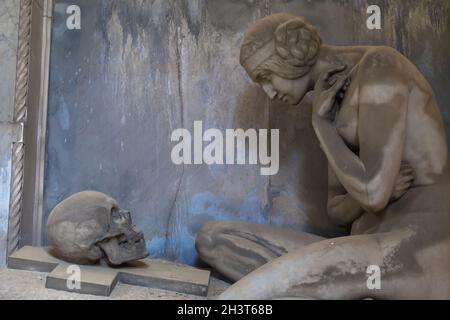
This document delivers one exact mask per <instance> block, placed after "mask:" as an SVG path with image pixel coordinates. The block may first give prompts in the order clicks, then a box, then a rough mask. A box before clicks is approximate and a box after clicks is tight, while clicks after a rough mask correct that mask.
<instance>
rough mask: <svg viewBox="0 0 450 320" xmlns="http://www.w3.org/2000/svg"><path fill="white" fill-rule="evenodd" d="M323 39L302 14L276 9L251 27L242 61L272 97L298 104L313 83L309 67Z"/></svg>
mask: <svg viewBox="0 0 450 320" xmlns="http://www.w3.org/2000/svg"><path fill="white" fill-rule="evenodd" d="M321 43H322V41H321V39H320V36H319V34H318V32H317V31H316V29H315V28H314V27H313V26H312V25H310V24H309V23H308V22H306V21H305V20H304V19H303V18H301V17H297V16H293V15H290V14H287V13H276V14H272V15H270V16H268V17H265V18H263V19H261V20H259V21H257V22H256V23H255V24H254V25H253V26H252V27H251V28H250V29H249V30H248V32H247V33H246V35H245V38H244V41H243V43H242V46H241V54H240V62H241V65H242V66H243V67H244V68H245V70H246V71H247V73H248V74H249V76H250V77H251V78H252V79H253V80H254V81H255V82H257V83H259V84H260V85H261V86H262V87H263V89H264V91H265V92H266V93H267V95H268V96H269V97H270V98H271V99H275V98H278V99H280V100H282V101H284V102H287V103H290V104H293V105H295V104H298V103H299V102H300V101H301V100H302V99H303V97H304V96H305V94H306V93H307V92H308V91H310V90H311V89H312V86H314V83H313V80H312V78H311V72H310V71H311V69H312V67H313V66H314V64H315V63H316V61H317V59H318V55H319V51H320V46H321Z"/></svg>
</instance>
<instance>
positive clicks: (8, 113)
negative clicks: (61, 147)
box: [0, 0, 19, 267]
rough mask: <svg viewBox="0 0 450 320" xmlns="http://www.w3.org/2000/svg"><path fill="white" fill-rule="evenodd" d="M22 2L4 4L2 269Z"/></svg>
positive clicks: (0, 58)
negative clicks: (20, 5) (20, 3)
mask: <svg viewBox="0 0 450 320" xmlns="http://www.w3.org/2000/svg"><path fill="white" fill-rule="evenodd" d="M18 21H19V1H17V0H0V267H1V266H3V265H4V264H5V261H6V238H7V232H8V210H9V185H10V178H11V143H12V140H13V137H14V134H13V126H12V125H11V122H12V120H13V110H14V85H15V76H16V48H17V30H18Z"/></svg>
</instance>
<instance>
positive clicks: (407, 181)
mask: <svg viewBox="0 0 450 320" xmlns="http://www.w3.org/2000/svg"><path fill="white" fill-rule="evenodd" d="M414 178H415V177H414V170H413V168H412V167H411V165H410V164H409V163H408V162H406V161H403V162H402V164H401V165H400V172H399V174H398V177H397V180H396V181H395V186H394V191H393V193H392V196H391V201H395V200H398V199H400V198H401V197H402V196H403V195H404V194H405V193H406V191H408V189H409V188H410V187H411V185H412V184H413V182H414Z"/></svg>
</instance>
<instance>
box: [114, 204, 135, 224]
mask: <svg viewBox="0 0 450 320" xmlns="http://www.w3.org/2000/svg"><path fill="white" fill-rule="evenodd" d="M111 213H112V220H113V222H114V223H117V224H131V214H130V211H127V210H122V209H119V208H113V209H112V211H111Z"/></svg>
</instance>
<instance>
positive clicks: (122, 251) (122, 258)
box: [97, 237, 148, 266]
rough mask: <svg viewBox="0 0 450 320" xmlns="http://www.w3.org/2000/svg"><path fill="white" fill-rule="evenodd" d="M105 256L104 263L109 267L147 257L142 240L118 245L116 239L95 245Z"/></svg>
mask: <svg viewBox="0 0 450 320" xmlns="http://www.w3.org/2000/svg"><path fill="white" fill-rule="evenodd" d="M97 245H98V246H99V247H100V248H101V249H102V250H103V252H104V254H105V257H104V258H105V260H106V262H107V263H108V264H109V265H111V266H120V265H122V264H124V263H127V262H131V261H135V260H140V259H144V258H146V257H148V251H147V247H146V245H145V241H144V238H143V237H142V238H141V239H140V240H139V241H136V242H134V243H126V244H119V241H118V239H117V238H116V237H114V238H110V239H107V240H104V241H102V242H99V243H97Z"/></svg>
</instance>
